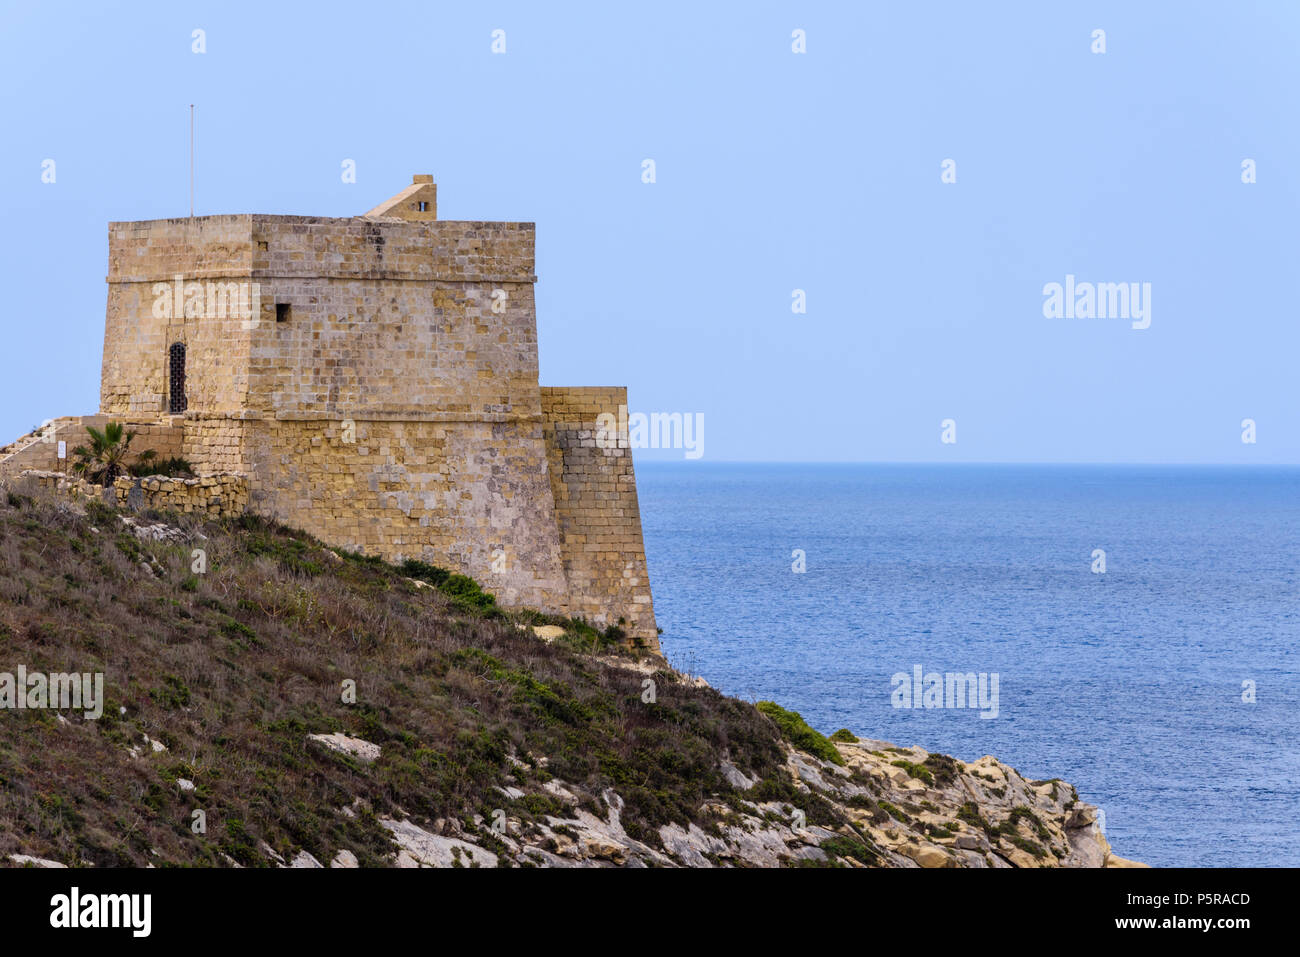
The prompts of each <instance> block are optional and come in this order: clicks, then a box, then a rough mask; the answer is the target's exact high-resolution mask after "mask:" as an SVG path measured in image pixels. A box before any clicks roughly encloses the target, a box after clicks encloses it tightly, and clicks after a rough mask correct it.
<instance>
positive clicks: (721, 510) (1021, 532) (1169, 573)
mask: <svg viewBox="0 0 1300 957" xmlns="http://www.w3.org/2000/svg"><path fill="white" fill-rule="evenodd" d="M636 470H637V486H638V490H639V494H640V504H641V520H642V525H643V529H644V534H645V543H646V553H647V559H648V562H649V571H650V583H651V586H652V589H653V592H654V602H655V613H656V617H657V619H658V623H659V627H660V628H661V629H662V632H663V633H662V635H661V643H662V647H663V650H664V652H665V654H666V655H667V656H668V658H669V660H670V661H671V662H672V663H673V664H674V665H675V666H677V667H678V668H680V669H683V670H686V671H689V672H690V673H692V674H698V675H700V676H702V677H703V678H705V679H706V680H707V681H708V682H709V683H710V684H711V685H712V686H713V687H715V688H717V689H718V690H720V691H722V692H724V693H726V694H730V695H735V696H737V697H741V698H745V699H747V700H756V701H761V700H772V701H776V702H778V703H779V704H781V705H782V706H784V707H786V708H790V709H793V710H795V711H798V712H799V713H800V714H802V715H803V717H804V718H805V719H806V720H807V721H808V722H809V723H810V724H811V725H812V726H813V727H815V728H817V729H818V730H820V731H822V732H824V733H830V732H832V731H835V730H836V729H838V728H848V729H849V730H850V731H852V732H853V733H855V734H857V735H859V736H861V737H868V738H874V739H882V740H887V741H891V742H893V743H895V744H897V745H899V746H909V745H914V744H915V745H920V746H921V747H923V748H925V749H926V750H928V751H939V752H943V753H946V754H951V755H954V756H955V757H958V758H961V759H962V760H967V761H970V760H974V759H976V758H978V757H980V756H981V755H985V754H992V755H995V756H996V757H997V758H998V759H999V760H1001V761H1002V762H1003V763H1005V764H1009V765H1011V766H1012V767H1014V768H1016V769H1017V770H1018V771H1019V772H1020V773H1022V774H1023V775H1025V776H1026V777H1029V778H1034V779H1046V778H1060V779H1062V780H1064V781H1067V782H1069V783H1071V784H1073V785H1074V786H1075V787H1076V789H1077V790H1078V794H1079V798H1080V800H1082V801H1086V802H1088V803H1091V804H1095V805H1097V806H1098V807H1099V808H1100V809H1101V811H1102V812H1103V815H1104V825H1105V831H1106V836H1107V838H1108V839H1109V841H1110V843H1111V845H1112V848H1113V850H1114V852H1115V853H1116V854H1119V855H1121V856H1123V857H1127V858H1130V859H1134V860H1138V861H1142V862H1145V863H1148V864H1151V865H1153V866H1190V867H1198V866H1211V865H1213V866H1224V867H1242V866H1291V867H1295V866H1300V828H1297V827H1296V823H1295V821H1296V815H1297V811H1298V809H1300V676H1298V674H1297V671H1298V670H1300V651H1298V650H1297V647H1298V645H1300V468H1292V467H1230V466H1225V467H1212V466H1205V467H1201V466H1186V467H1183V466H1168V467H1164V466H1161V467H1156V466H1150V467H1148V466H1066V465H1061V466H1055V465H1041V466H1038V465H1033V466H1026V465H858V464H843V465H841V464H828V465H785V464H782V465H766V464H727V463H706V462H703V461H689V462H688V461H683V462H674V463H667V462H639V463H638V464H637V467H636ZM950 674H951V675H953V676H954V679H953V680H951V681H950V680H949V679H948V678H947V677H946V676H948V675H950ZM968 675H973V676H974V677H975V681H974V682H972V685H974V687H975V688H976V693H975V694H974V695H972V696H970V697H966V700H965V701H959V700H958V694H957V691H958V688H959V685H961V686H962V687H964V685H965V676H968ZM956 676H963V680H962V681H957V680H956ZM995 678H996V684H995ZM981 680H982V681H983V686H982V689H983V697H982V698H981V696H980V693H979V688H980V685H979V682H980V681H981ZM927 687H928V688H929V689H930V693H929V695H928V696H927V693H926V689H927ZM936 688H938V689H939V691H938V693H936V691H935V690H934V689H936ZM995 689H996V695H995V694H994V693H993V692H994V690H995ZM963 697H965V696H963ZM971 697H973V698H974V702H973V703H974V706H972V701H971Z"/></svg>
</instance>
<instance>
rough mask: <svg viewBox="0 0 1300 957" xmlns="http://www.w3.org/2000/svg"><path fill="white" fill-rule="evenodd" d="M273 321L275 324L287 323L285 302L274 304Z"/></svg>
mask: <svg viewBox="0 0 1300 957" xmlns="http://www.w3.org/2000/svg"><path fill="white" fill-rule="evenodd" d="M275 321H276V322H288V321H289V304H288V303H287V302H277V303H276V304H275Z"/></svg>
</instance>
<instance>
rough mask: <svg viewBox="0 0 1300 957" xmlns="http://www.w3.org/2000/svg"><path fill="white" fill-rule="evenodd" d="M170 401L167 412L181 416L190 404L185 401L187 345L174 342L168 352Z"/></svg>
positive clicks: (168, 401)
mask: <svg viewBox="0 0 1300 957" xmlns="http://www.w3.org/2000/svg"><path fill="white" fill-rule="evenodd" d="M168 359H169V362H168V376H167V381H168V386H169V392H168V400H167V411H168V412H170V413H171V414H172V415H180V414H181V413H182V412H184V411H185V409H186V407H187V406H188V405H189V403H188V402H187V401H186V399H185V343H183V342H173V343H172V347H171V349H170V350H169V351H168Z"/></svg>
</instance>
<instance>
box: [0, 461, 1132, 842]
mask: <svg viewBox="0 0 1300 957" xmlns="http://www.w3.org/2000/svg"><path fill="white" fill-rule="evenodd" d="M196 550H201V552H202V556H201V557H202V561H203V562H204V563H205V564H196V561H198V560H199V557H200V556H198V555H196ZM545 626H549V627H545ZM539 632H540V633H541V635H545V636H547V637H546V638H543V637H540V636H539ZM19 665H23V666H25V667H26V669H27V671H28V672H29V673H31V672H69V671H76V672H91V673H94V672H102V673H103V674H104V690H105V698H106V701H105V703H104V707H103V714H102V717H100V718H99V719H98V720H89V719H87V718H85V717H84V716H83V715H82V713H81V712H80V711H79V710H70V711H56V710H23V711H17V710H0V861H10V860H15V855H19V857H18V858H17V860H19V861H22V862H29V863H30V862H31V861H33V860H34V861H36V862H38V863H46V864H52V863H60V864H64V865H68V866H97V867H104V866H147V865H154V866H158V867H162V866H184V865H201V866H208V865H211V866H234V865H238V866H243V867H253V866H278V865H281V864H286V863H292V864H296V865H298V866H316V865H317V864H331V863H332V864H333V865H334V866H356V865H358V864H359V865H360V866H386V865H393V864H399V865H404V866H418V865H425V864H446V865H450V866H485V865H521V866H528V865H562V864H563V865H573V864H592V865H594V864H600V865H612V864H623V865H650V866H655V865H674V864H694V865H707V864H805V865H807V864H812V865H837V864H839V865H850V866H861V865H882V864H883V865H887V864H906V865H911V864H914V863H925V862H922V861H921V860H920V857H921V856H924V855H922V854H921V853H920V852H921V851H923V850H925V849H926V848H938V849H940V850H941V851H942V853H943V855H944V866H952V865H954V864H968V865H971V866H1003V865H1005V864H1007V863H1021V864H1024V865H1026V866H1034V865H1037V864H1044V863H1098V864H1099V863H1102V862H1103V861H1104V860H1105V855H1106V854H1107V853H1108V848H1107V849H1106V851H1105V852H1099V853H1098V854H1094V855H1089V854H1083V855H1082V856H1080V854H1081V852H1079V851H1077V849H1076V848H1074V847H1073V844H1077V843H1078V842H1077V840H1076V839H1077V838H1078V837H1079V836H1080V835H1082V834H1083V833H1084V829H1086V828H1087V826H1088V825H1089V824H1090V819H1089V820H1082V821H1081V820H1079V819H1078V811H1079V809H1084V808H1086V807H1087V806H1086V805H1079V806H1078V807H1077V808H1076V807H1075V805H1076V801H1075V799H1074V796H1073V789H1071V788H1070V787H1069V786H1068V785H1059V786H1058V785H1057V783H1055V782H1040V783H1036V782H1024V781H1023V779H1020V778H1019V776H1018V775H1014V772H1013V771H1011V770H1010V769H999V766H998V765H997V762H995V761H993V764H992V767H993V768H994V770H995V771H996V774H997V775H998V782H1000V783H998V784H996V785H994V787H996V786H1000V787H1001V788H1002V791H1003V795H1002V796H999V797H998V798H996V799H995V798H994V797H993V796H991V795H990V794H984V793H983V792H979V793H975V792H974V791H973V790H971V789H972V787H973V786H972V785H969V784H967V782H970V781H975V780H977V779H976V777H974V776H973V775H972V773H971V772H970V771H968V769H967V766H966V765H963V764H961V762H956V761H954V760H953V759H951V758H946V757H944V756H942V755H927V754H926V753H925V752H923V751H920V749H911V750H909V751H906V752H904V751H901V750H900V751H899V752H898V753H897V754H894V753H891V752H886V751H883V750H881V748H885V747H888V745H884V744H883V743H881V742H871V741H862V742H856V741H854V742H850V741H848V740H843V739H847V738H852V737H853V736H852V735H850V734H847V733H845V734H843V735H839V734H837V735H836V738H837V739H840V740H837V741H836V742H835V743H832V742H831V741H830V740H828V739H827V738H825V737H823V736H821V735H820V734H818V733H817V732H816V731H814V730H813V729H811V728H808V726H807V725H806V724H805V723H804V722H803V720H802V719H801V718H799V716H798V715H797V714H794V713H793V712H787V711H784V709H781V708H779V707H777V706H774V705H773V706H769V705H768V704H767V703H764V705H763V708H764V710H763V711H761V710H759V708H756V707H755V706H754V705H752V704H749V703H746V702H743V701H739V700H736V699H733V698H729V697H725V696H723V695H721V694H719V693H717V692H716V691H714V690H713V689H712V688H709V687H707V686H706V685H704V684H703V683H702V682H699V681H696V680H690V679H688V678H686V677H684V676H682V675H680V674H678V673H677V672H675V671H674V670H672V669H671V668H670V667H668V666H667V664H666V663H665V662H664V661H663V660H662V659H660V658H657V657H654V656H651V655H648V654H644V653H642V652H640V651H638V650H637V649H635V648H632V647H629V646H628V645H627V643H626V642H625V641H624V640H623V638H622V634H621V632H620V631H619V629H617V628H611V629H609V630H608V631H606V632H599V631H597V630H595V629H593V628H591V627H588V626H587V625H585V624H583V623H582V622H577V621H571V620H564V619H559V618H554V617H550V616H545V615H541V614H538V613H527V612H525V613H518V612H511V613H507V612H505V611H503V610H502V609H500V608H499V607H498V606H497V605H496V603H495V601H494V599H493V598H492V596H491V595H490V594H489V593H487V592H485V591H483V590H482V589H480V587H479V586H478V585H477V584H476V583H474V582H472V581H470V580H469V579H466V578H464V577H463V576H459V575H453V574H450V573H449V572H446V571H444V570H441V569H437V568H433V567H432V566H429V565H424V564H422V563H418V562H415V563H407V564H406V565H405V566H403V567H400V568H398V567H394V566H392V565H389V564H386V563H384V562H382V561H379V560H377V559H373V558H366V557H362V556H359V555H351V554H345V553H340V552H336V551H334V550H331V549H329V548H327V547H325V546H324V545H322V544H321V543H319V542H317V541H315V540H313V539H311V538H310V537H308V536H306V535H304V534H301V533H298V532H294V531H292V530H289V529H285V528H282V527H278V526H276V525H274V524H271V523H268V522H265V521H263V520H261V519H258V518H252V517H246V518H244V519H241V520H238V521H230V522H225V523H213V522H199V521H197V520H193V519H191V518H189V517H187V516H183V515H159V514H144V515H139V514H131V515H128V514H119V513H117V512H116V511H114V510H112V509H109V508H107V507H105V506H103V505H101V504H99V503H97V502H76V501H66V500H63V499H61V498H59V497H56V496H55V495H54V494H53V493H46V492H41V491H38V490H36V489H34V488H29V487H26V486H25V485H24V483H23V481H22V480H17V481H13V482H10V483H9V484H8V485H7V486H3V487H0V672H8V673H13V672H15V671H16V669H17V667H18V666H19ZM764 711H766V712H767V713H766V714H765V713H764ZM768 715H772V717H769V716H768ZM783 731H784V732H785V733H784V736H783ZM313 736H315V737H313ZM787 739H789V740H787ZM800 749H802V750H800ZM900 756H906V757H907V760H906V761H901V762H900V760H899V758H900ZM982 760H983V761H985V762H989V761H992V759H982ZM980 767H981V768H982V769H983V770H984V771H985V772H988V775H989V778H990V779H992V777H993V772H989V771H988V768H989V766H988V765H987V764H984V765H981V766H980ZM918 768H919V769H921V770H920V772H918V771H917V770H916V769H918ZM971 768H972V769H973V768H974V766H971ZM926 769H930V770H929V771H927V770H926ZM931 771H933V772H934V774H932V775H931V780H930V781H929V782H928V783H927V782H925V781H924V780H922V778H923V777H924V775H925V774H929V773H930V772H931ZM935 775H939V776H942V777H943V778H944V780H943V781H937V780H935ZM1012 775H1014V779H1012V777H1011V776H1012ZM980 780H982V778H980ZM1016 780H1019V781H1020V782H1021V783H1020V784H1019V785H1018V784H1016V783H1015V782H1016ZM1008 781H1010V785H1008ZM909 782H915V784H916V786H915V787H913V786H912V784H911V783H909ZM1048 784H1050V785H1051V787H1050V790H1049V789H1048V788H1047V787H1046V785H1048ZM905 785H906V786H905ZM1008 787H1010V792H1011V795H1010V797H1006V792H1007V791H1008ZM945 788H948V789H954V788H956V789H957V790H954V791H953V793H952V794H950V795H948V796H947V797H945V796H944V795H945V791H944V789H945ZM1049 794H1050V796H1049ZM899 795H902V797H900V796H899ZM891 798H892V800H891ZM999 801H1003V802H1004V803H1006V804H1007V806H1006V807H1005V808H1003V809H1001V810H999V805H998V802H999ZM1016 802H1020V804H1021V806H1024V807H1025V810H1024V811H1015V812H1014V813H1013V811H1012V808H1013V807H1014V806H1015V803H1016ZM963 804H969V805H970V807H969V808H966V813H965V816H964V817H963V815H962V812H961V805H963ZM926 805H928V806H929V807H930V808H934V809H935V811H934V812H931V811H929V810H928V809H927V807H926ZM909 808H910V810H909ZM196 812H198V813H196ZM1072 814H1073V815H1074V816H1075V818H1076V819H1075V820H1074V822H1073V824H1071V822H1070V817H1071V815H1072ZM993 819H1001V820H1000V821H999V823H993ZM1008 819H1009V820H1010V824H1009V825H1008V824H1007V823H1006V820H1008ZM936 821H937V822H941V823H934V822H936ZM1069 828H1073V830H1069ZM999 829H1001V830H999ZM963 832H964V833H968V834H969V835H972V836H973V838H978V840H974V839H972V841H971V842H969V843H970V847H969V849H967V850H962V849H961V848H960V846H959V844H958V843H957V841H956V838H957V836H959V834H961V833H963ZM1002 837H1006V838H1007V840H1006V841H1005V842H1003V841H1002V840H1001V838H1002ZM1101 843H1102V844H1104V839H1103V840H1102V842H1101ZM1098 847H1100V845H1098ZM1013 851H1016V852H1018V853H1019V854H1021V855H1023V858H1022V859H1020V860H1013V858H1014V857H1015V854H1013V853H1012V852H1013ZM963 855H969V858H968V857H964V856H963ZM1085 858H1087V860H1085ZM1094 858H1095V859H1094ZM927 866H935V865H933V864H927Z"/></svg>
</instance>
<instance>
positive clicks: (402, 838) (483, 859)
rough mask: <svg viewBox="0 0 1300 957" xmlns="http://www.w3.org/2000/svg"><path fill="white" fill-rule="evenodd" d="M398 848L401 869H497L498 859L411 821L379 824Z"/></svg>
mask: <svg viewBox="0 0 1300 957" xmlns="http://www.w3.org/2000/svg"><path fill="white" fill-rule="evenodd" d="M379 823H380V825H382V826H383V827H384V828H385V829H386V830H388V831H389V833H391V834H392V835H393V841H394V842H395V843H396V844H397V848H398V853H397V866H398V867H496V866H497V856H496V855H495V854H493V853H491V852H490V851H485V850H483V848H481V847H477V846H475V845H473V844H470V843H469V842H468V841H462V840H460V839H459V838H454V837H442V836H441V835H438V834H431V833H429V832H428V831H426V830H425V829H424V828H422V827H419V826H417V825H415V824H413V823H411V822H410V821H396V820H392V819H388V818H384V819H381V820H380V821H379Z"/></svg>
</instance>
